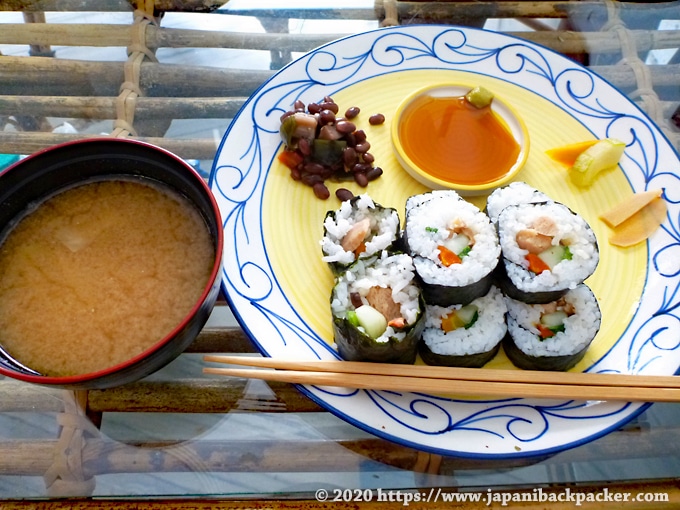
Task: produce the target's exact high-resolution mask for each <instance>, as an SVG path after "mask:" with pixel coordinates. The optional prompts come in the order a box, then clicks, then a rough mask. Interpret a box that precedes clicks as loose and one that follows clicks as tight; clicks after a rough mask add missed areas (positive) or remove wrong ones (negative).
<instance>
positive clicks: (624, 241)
mask: <svg viewBox="0 0 680 510" xmlns="http://www.w3.org/2000/svg"><path fill="white" fill-rule="evenodd" d="M666 211H667V208H666V202H665V201H664V199H663V198H660V197H659V198H655V199H654V200H652V201H651V202H650V203H649V204H647V205H646V206H645V207H643V208H642V209H640V210H639V211H638V212H637V213H635V214H634V215H633V216H631V217H630V218H628V219H627V220H626V221H624V222H623V223H621V224H620V225H618V226H617V227H616V228H615V229H614V232H613V233H612V235H610V236H609V244H612V245H614V246H620V247H622V248H627V247H629V246H634V245H636V244H638V243H640V242H642V241H644V240H645V239H647V238H648V237H649V236H651V235H652V234H653V233H654V232H655V231H656V229H657V228H659V226H660V225H661V224H662V223H663V222H664V220H665V219H666Z"/></svg>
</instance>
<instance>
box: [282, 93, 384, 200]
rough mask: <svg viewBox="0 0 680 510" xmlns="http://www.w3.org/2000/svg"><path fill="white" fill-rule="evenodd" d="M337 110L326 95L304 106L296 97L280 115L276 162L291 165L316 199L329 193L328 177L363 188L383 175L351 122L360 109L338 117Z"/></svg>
mask: <svg viewBox="0 0 680 510" xmlns="http://www.w3.org/2000/svg"><path fill="white" fill-rule="evenodd" d="M338 111H339V107H338V105H337V104H336V103H335V101H333V99H332V98H331V97H328V96H327V97H325V98H324V99H323V100H322V101H320V102H318V103H310V104H309V105H307V106H306V107H305V104H304V103H303V102H302V101H299V100H298V101H296V102H295V105H294V107H293V110H290V111H287V112H286V113H284V114H283V115H282V116H281V126H280V128H279V132H280V134H281V139H282V140H283V142H284V143H285V145H286V146H285V148H284V150H283V152H282V153H281V154H280V155H279V161H281V162H282V163H283V164H284V165H286V166H287V167H288V168H290V175H291V177H292V178H293V179H294V180H296V181H300V182H302V183H303V184H306V185H307V186H311V187H312V188H313V190H314V194H315V195H316V196H317V198H320V199H323V200H325V199H327V198H328V197H329V196H330V191H329V190H328V188H327V187H326V184H325V181H326V180H328V179H332V180H335V181H340V180H354V181H355V182H356V183H357V184H358V185H359V186H361V187H366V186H367V185H368V183H369V181H372V180H374V179H377V178H378V177H380V176H381V175H382V169H381V168H380V167H377V166H373V162H374V157H373V155H372V154H371V153H369V152H368V151H369V149H370V148H371V144H370V143H368V140H366V133H365V132H364V131H363V130H361V129H357V127H356V125H355V124H354V119H355V118H356V117H357V116H358V115H359V112H360V109H359V108H358V107H355V106H353V107H350V108H348V109H347V111H346V113H347V115H348V116H346V117H337V116H336V115H337V113H338ZM381 116H382V115H381ZM373 117H375V116H372V117H371V119H373ZM382 118H383V121H384V116H382ZM350 119H352V120H350ZM369 124H371V125H375V124H376V122H375V121H374V120H372V121H370V122H369Z"/></svg>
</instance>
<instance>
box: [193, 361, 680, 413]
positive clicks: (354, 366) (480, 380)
mask: <svg viewBox="0 0 680 510" xmlns="http://www.w3.org/2000/svg"><path fill="white" fill-rule="evenodd" d="M204 359H205V360H206V361H210V362H216V363H226V364H234V365H242V366H251V367H263V368H269V369H276V370H252V369H239V368H217V367H207V368H205V369H204V372H205V373H209V374H217V375H226V376H232V377H246V378H254V379H265V380H269V381H282V382H290V383H294V384H313V385H323V386H337V387H345V388H357V389H381V390H394V391H409V392H422V393H434V394H440V395H443V394H445V395H449V396H454V397H455V396H461V397H463V396H464V397H471V396H473V397H495V398H511V397H526V398H560V399H564V398H567V399H577V400H619V401H627V402H634V401H641V402H678V401H680V378H679V377H676V376H640V375H631V374H590V373H578V372H540V371H529V370H497V369H476V368H451V367H434V366H424V365H394V364H385V363H362V362H352V361H289V360H284V359H275V358H260V357H243V356H221V355H208V356H205V357H204Z"/></svg>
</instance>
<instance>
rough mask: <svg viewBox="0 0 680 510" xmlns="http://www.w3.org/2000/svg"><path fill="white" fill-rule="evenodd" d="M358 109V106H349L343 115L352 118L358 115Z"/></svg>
mask: <svg viewBox="0 0 680 510" xmlns="http://www.w3.org/2000/svg"><path fill="white" fill-rule="evenodd" d="M360 111H361V110H360V109H359V107H358V106H350V107H349V108H347V111H346V112H345V117H347V118H348V119H353V118H354V117H356V116H357V115H359V112H360Z"/></svg>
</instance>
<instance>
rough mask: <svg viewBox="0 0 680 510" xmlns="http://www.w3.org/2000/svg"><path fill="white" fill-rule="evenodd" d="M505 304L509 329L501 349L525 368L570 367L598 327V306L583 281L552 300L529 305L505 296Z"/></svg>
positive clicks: (552, 368) (599, 315) (548, 368)
mask: <svg viewBox="0 0 680 510" xmlns="http://www.w3.org/2000/svg"><path fill="white" fill-rule="evenodd" d="M506 304H507V307H508V313H507V324H508V332H507V335H506V336H505V338H504V339H503V350H504V351H505V354H506V355H507V357H508V358H509V359H510V361H511V362H512V363H513V364H514V365H515V366H517V367H518V368H522V369H524V370H554V371H566V370H569V369H570V368H573V367H574V366H575V365H576V364H577V363H578V362H579V361H581V359H583V357H584V356H585V354H586V352H587V351H588V349H589V347H590V344H591V342H592V341H593V339H594V338H595V336H596V335H597V332H598V331H599V329H600V322H601V313H600V307H599V305H598V303H597V299H596V298H595V295H594V294H593V292H592V290H591V289H590V288H589V287H588V286H587V285H585V284H581V285H579V286H578V287H576V288H575V289H573V290H570V291H569V292H567V293H566V294H565V295H564V296H563V297H562V298H560V299H558V300H557V301H553V302H551V303H546V304H533V305H531V304H526V303H522V302H520V301H517V300H514V299H510V298H506Z"/></svg>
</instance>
